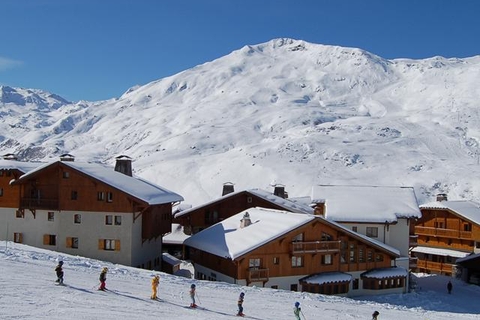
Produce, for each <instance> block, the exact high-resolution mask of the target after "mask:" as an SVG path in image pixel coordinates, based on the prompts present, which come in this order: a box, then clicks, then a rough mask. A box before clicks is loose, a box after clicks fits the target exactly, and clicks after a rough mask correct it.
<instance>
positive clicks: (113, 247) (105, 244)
mask: <svg viewBox="0 0 480 320" xmlns="http://www.w3.org/2000/svg"><path fill="white" fill-rule="evenodd" d="M98 248H99V249H100V250H106V251H120V240H115V239H100V240H99V241H98Z"/></svg>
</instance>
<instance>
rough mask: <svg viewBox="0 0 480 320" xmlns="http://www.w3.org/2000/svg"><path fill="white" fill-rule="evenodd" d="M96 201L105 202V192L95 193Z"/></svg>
mask: <svg viewBox="0 0 480 320" xmlns="http://www.w3.org/2000/svg"><path fill="white" fill-rule="evenodd" d="M97 200H98V201H105V192H103V191H98V192H97Z"/></svg>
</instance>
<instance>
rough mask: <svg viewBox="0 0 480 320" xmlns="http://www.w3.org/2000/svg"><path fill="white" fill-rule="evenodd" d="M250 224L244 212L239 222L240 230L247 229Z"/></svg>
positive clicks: (248, 216)
mask: <svg viewBox="0 0 480 320" xmlns="http://www.w3.org/2000/svg"><path fill="white" fill-rule="evenodd" d="M251 224H252V220H250V215H249V214H248V212H245V214H244V215H243V218H242V220H240V228H245V227H248V226H249V225H251Z"/></svg>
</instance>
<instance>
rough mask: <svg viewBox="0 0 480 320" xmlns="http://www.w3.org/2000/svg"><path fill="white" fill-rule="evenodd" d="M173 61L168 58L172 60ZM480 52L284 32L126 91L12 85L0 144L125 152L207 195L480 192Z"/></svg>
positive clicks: (24, 152) (85, 154) (193, 195)
mask: <svg viewBox="0 0 480 320" xmlns="http://www.w3.org/2000/svg"><path fill="white" fill-rule="evenodd" d="M165 63H168V62H167V61H166V62H165ZM478 83H480V56H475V57H471V58H462V59H457V58H450V59H446V58H443V57H432V58H429V59H423V60H413V59H393V60H388V59H384V58H381V57H379V56H376V55H374V54H372V53H369V52H366V51H364V50H361V49H355V48H344V47H338V46H327V45H319V44H312V43H308V42H305V41H300V40H293V39H275V40H272V41H269V42H266V43H263V44H259V45H251V46H245V47H243V48H241V49H239V50H237V51H234V52H232V53H231V54H229V55H227V56H224V57H221V58H219V59H216V60H214V61H211V62H207V63H205V64H202V65H199V66H196V67H194V68H192V69H188V70H185V71H183V72H180V73H178V74H176V75H173V76H170V77H167V78H163V79H160V80H158V81H154V82H151V83H148V84H146V85H143V86H137V87H133V88H130V89H128V90H127V91H126V92H125V93H124V94H123V95H122V96H121V97H118V98H115V99H111V100H105V101H97V102H88V101H79V102H75V103H72V102H68V101H66V100H65V99H63V98H61V97H59V96H57V95H55V94H51V93H47V92H44V91H41V90H34V89H21V88H11V87H7V86H3V87H0V152H1V153H2V154H6V153H15V154H17V155H18V157H19V158H20V159H22V160H28V161H51V160H53V159H58V156H59V155H60V154H63V153H70V154H72V155H74V156H75V157H76V160H75V161H83V162H87V161H88V162H102V163H107V164H112V165H113V163H114V159H115V157H116V156H118V155H122V154H123V155H128V156H130V157H131V158H133V160H134V162H133V169H134V173H135V174H136V175H138V176H141V177H143V178H145V179H147V180H150V181H152V182H154V183H157V184H159V185H162V186H164V187H166V188H169V189H171V190H173V191H175V192H177V193H180V194H181V195H182V196H183V197H184V198H185V202H186V203H188V204H192V205H198V204H201V203H203V202H205V201H209V200H211V199H215V198H217V197H219V196H220V195H221V190H222V184H223V183H225V182H232V183H234V184H235V189H236V190H242V189H248V188H261V189H266V190H273V189H272V185H274V184H283V185H285V188H286V191H287V192H288V193H289V196H290V197H302V196H309V195H310V192H311V187H312V186H313V185H316V184H343V185H388V186H412V187H415V192H416V195H417V198H418V201H419V203H420V204H421V203H425V202H429V201H432V200H433V199H434V196H435V195H436V194H437V193H447V194H448V196H449V199H451V200H455V199H468V200H477V201H478V200H480V192H479V191H480V183H479V182H478V179H476V178H475V177H477V176H478V175H479V174H480V164H479V157H480V150H479V141H480V132H479V129H480V115H479V109H480V108H479V106H480V105H479V104H480V88H479V87H478Z"/></svg>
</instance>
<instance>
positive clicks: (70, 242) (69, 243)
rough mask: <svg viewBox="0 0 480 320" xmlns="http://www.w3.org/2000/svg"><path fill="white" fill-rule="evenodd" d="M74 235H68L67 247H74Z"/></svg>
mask: <svg viewBox="0 0 480 320" xmlns="http://www.w3.org/2000/svg"><path fill="white" fill-rule="evenodd" d="M72 242H73V240H72V237H67V248H71V247H72Z"/></svg>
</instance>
